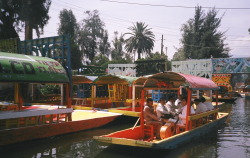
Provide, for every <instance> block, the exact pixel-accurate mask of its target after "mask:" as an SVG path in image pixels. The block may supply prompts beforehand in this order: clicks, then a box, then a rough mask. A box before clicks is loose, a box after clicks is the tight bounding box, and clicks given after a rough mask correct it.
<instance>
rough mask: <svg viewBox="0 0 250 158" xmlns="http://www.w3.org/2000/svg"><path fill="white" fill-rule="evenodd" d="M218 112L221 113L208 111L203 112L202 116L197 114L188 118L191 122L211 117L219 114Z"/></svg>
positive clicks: (217, 110)
mask: <svg viewBox="0 0 250 158" xmlns="http://www.w3.org/2000/svg"><path fill="white" fill-rule="evenodd" d="M217 112H219V109H215V110H211V111H208V112H203V113H201V114H196V115H192V116H188V120H189V121H192V120H197V119H199V118H202V117H206V116H209V115H211V114H214V113H217Z"/></svg>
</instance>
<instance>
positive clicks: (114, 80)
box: [93, 75, 138, 85]
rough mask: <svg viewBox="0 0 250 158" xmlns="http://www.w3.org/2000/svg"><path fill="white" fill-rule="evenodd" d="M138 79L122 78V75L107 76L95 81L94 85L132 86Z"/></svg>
mask: <svg viewBox="0 0 250 158" xmlns="http://www.w3.org/2000/svg"><path fill="white" fill-rule="evenodd" d="M136 79H138V77H130V76H121V75H105V76H100V77H98V78H97V79H95V80H94V81H93V83H94V84H129V85H132V84H133V82H134V81H135V80H136Z"/></svg>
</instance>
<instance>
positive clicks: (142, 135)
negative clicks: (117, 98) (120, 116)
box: [94, 72, 228, 149]
mask: <svg viewBox="0 0 250 158" xmlns="http://www.w3.org/2000/svg"><path fill="white" fill-rule="evenodd" d="M159 82H161V83H163V82H164V84H161V85H160V84H159ZM159 85H160V86H159ZM162 85H165V87H163V86H162ZM183 87H185V89H186V93H187V112H186V113H187V116H186V120H187V123H186V124H185V125H183V124H179V123H177V122H173V121H170V120H166V123H165V125H163V126H162V127H161V131H160V132H161V139H156V138H155V133H156V132H155V129H154V127H153V126H152V125H146V124H144V118H143V110H142V109H143V105H142V109H141V115H140V125H139V126H136V125H135V126H134V127H132V128H130V129H125V130H122V131H118V132H114V133H111V134H108V135H102V136H94V139H96V140H97V141H101V142H106V143H110V144H117V145H125V146H134V147H145V148H152V149H174V148H176V147H178V146H180V145H183V144H185V143H187V142H190V141H191V140H193V139H194V138H199V137H200V136H202V135H204V134H207V133H209V132H210V131H211V130H215V129H217V128H219V127H220V125H222V124H224V123H225V121H226V119H227V117H228V113H221V112H219V109H218V102H216V108H215V109H214V110H211V111H207V112H204V113H200V114H195V115H190V109H191V100H192V91H195V90H210V91H211V90H215V91H216V90H218V87H217V85H216V84H215V83H214V82H213V81H211V80H208V79H206V78H202V77H197V76H192V75H186V74H180V73H174V72H163V73H158V74H155V75H152V76H149V77H148V78H147V79H146V80H145V82H144V84H143V90H142V100H144V99H145V98H147V96H144V94H146V92H145V91H147V90H152V89H168V88H180V89H182V88H183ZM180 89H179V91H178V93H180ZM217 97H218V95H217Z"/></svg>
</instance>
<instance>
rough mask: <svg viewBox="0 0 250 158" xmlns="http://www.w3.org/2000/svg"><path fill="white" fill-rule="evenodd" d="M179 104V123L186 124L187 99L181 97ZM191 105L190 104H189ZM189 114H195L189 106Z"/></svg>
mask: <svg viewBox="0 0 250 158" xmlns="http://www.w3.org/2000/svg"><path fill="white" fill-rule="evenodd" d="M181 105H182V106H183V109H182V112H181V114H179V122H178V123H179V124H186V116H187V99H186V98H182V100H181ZM190 106H191V105H190ZM190 114H195V111H194V108H193V107H192V106H191V107H190Z"/></svg>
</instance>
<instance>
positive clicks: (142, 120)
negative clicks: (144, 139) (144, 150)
mask: <svg viewBox="0 0 250 158" xmlns="http://www.w3.org/2000/svg"><path fill="white" fill-rule="evenodd" d="M144 94H145V90H142V91H141V114H140V117H141V119H140V124H141V136H143V135H144V112H143V109H144V102H145V101H144Z"/></svg>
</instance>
